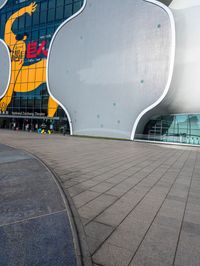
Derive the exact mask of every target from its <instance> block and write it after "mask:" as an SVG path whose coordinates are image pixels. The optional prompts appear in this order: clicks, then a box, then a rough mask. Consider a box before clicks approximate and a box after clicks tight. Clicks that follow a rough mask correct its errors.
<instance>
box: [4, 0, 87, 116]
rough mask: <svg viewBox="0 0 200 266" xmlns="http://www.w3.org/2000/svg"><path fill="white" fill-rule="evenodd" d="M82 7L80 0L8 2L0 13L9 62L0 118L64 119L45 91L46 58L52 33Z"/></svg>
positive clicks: (62, 113) (19, 0)
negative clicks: (7, 85) (9, 56)
mask: <svg viewBox="0 0 200 266" xmlns="http://www.w3.org/2000/svg"><path fill="white" fill-rule="evenodd" d="M82 4H83V0H36V1H29V0H8V2H7V4H6V5H5V6H4V7H3V9H1V10H0V38H1V39H3V40H4V41H5V42H6V44H7V46H8V47H9V50H10V54H11V61H12V62H11V81H10V86H9V88H8V91H7V93H6V95H5V96H4V97H3V98H2V99H0V116H2V117H5V116H10V117H18V116H19V117H22V116H24V117H27V118H28V117H37V118H38V117H43V118H45V117H46V118H47V117H48V118H52V119H53V118H60V117H64V116H65V114H64V111H63V110H62V109H61V108H60V107H59V106H58V105H57V103H56V102H54V100H53V99H52V98H51V97H49V94H48V91H47V86H46V58H47V55H48V48H49V44H50V41H51V38H52V36H53V34H54V32H55V31H56V29H57V28H58V27H59V26H60V24H61V23H62V22H63V21H64V20H66V19H67V18H68V17H70V16H71V15H72V14H73V13H75V12H77V11H78V10H79V9H80V8H81V6H82Z"/></svg>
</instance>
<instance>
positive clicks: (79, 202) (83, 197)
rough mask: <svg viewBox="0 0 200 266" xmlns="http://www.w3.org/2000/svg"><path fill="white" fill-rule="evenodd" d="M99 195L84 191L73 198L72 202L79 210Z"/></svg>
mask: <svg viewBox="0 0 200 266" xmlns="http://www.w3.org/2000/svg"><path fill="white" fill-rule="evenodd" d="M99 195H100V193H97V192H94V191H88V190H86V191H84V192H82V193H80V194H78V195H77V196H74V197H73V201H74V203H75V205H76V207H77V208H80V207H81V206H83V205H85V204H86V203H88V202H89V201H91V200H93V199H94V198H96V197H98V196H99Z"/></svg>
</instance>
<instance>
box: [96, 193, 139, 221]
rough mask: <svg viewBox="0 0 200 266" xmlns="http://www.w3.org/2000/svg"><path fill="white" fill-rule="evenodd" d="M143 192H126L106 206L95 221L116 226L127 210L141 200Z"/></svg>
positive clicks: (126, 213)
mask: <svg viewBox="0 0 200 266" xmlns="http://www.w3.org/2000/svg"><path fill="white" fill-rule="evenodd" d="M142 197H143V194H142V193H140V192H137V191H135V193H134V195H131V196H129V197H128V196H127V194H126V195H125V196H124V197H122V198H120V199H119V200H117V201H116V202H115V203H114V204H113V205H112V206H110V207H109V208H107V209H106V210H105V211H104V212H103V213H102V214H101V215H99V216H98V217H97V218H96V221H99V222H102V223H105V224H109V225H112V226H117V225H119V224H120V223H121V221H122V220H123V219H124V218H125V217H126V216H127V215H128V214H129V212H130V211H131V210H132V209H133V208H134V206H136V204H137V203H138V202H139V201H140V200H141V198H142Z"/></svg>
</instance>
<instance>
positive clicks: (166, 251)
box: [0, 130, 200, 266]
mask: <svg viewBox="0 0 200 266" xmlns="http://www.w3.org/2000/svg"><path fill="white" fill-rule="evenodd" d="M0 143H3V144H8V145H10V146H12V147H15V148H20V149H22V150H26V151H28V152H30V153H32V154H34V155H36V156H38V157H39V158H40V159H41V160H43V161H44V162H45V163H46V164H47V165H48V166H49V167H50V168H51V169H52V170H53V171H54V172H55V175H56V176H57V178H58V179H59V180H60V184H61V186H62V188H63V190H64V192H65V193H66V197H67V199H68V202H69V205H70V208H71V210H72V212H73V215H74V219H75V223H76V225H77V232H78V234H79V238H80V247H81V250H82V254H83V261H84V262H85V266H89V265H90V256H91V260H92V264H93V266H96V265H100V266H127V265H130V266H133V265H134V266H171V265H176V266H199V265H200V148H198V147H186V146H174V145H173V146H171V145H157V144H156V145H155V144H149V143H137V142H130V141H118V140H106V139H95V138H81V137H70V136H62V135H38V134H35V133H25V132H16V131H6V130H1V131H0ZM25 167H26V165H25ZM52 197H53V195H52Z"/></svg>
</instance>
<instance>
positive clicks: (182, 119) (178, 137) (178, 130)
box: [137, 114, 200, 145]
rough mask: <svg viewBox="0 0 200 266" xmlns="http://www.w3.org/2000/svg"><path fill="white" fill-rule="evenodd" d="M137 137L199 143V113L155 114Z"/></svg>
mask: <svg viewBox="0 0 200 266" xmlns="http://www.w3.org/2000/svg"><path fill="white" fill-rule="evenodd" d="M137 139H144V140H150V141H161V142H174V143H185V144H193V145H200V115H199V114H186V115H163V116H155V117H153V118H152V119H151V120H150V121H149V122H148V123H147V124H146V126H145V129H144V132H143V134H141V135H137Z"/></svg>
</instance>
